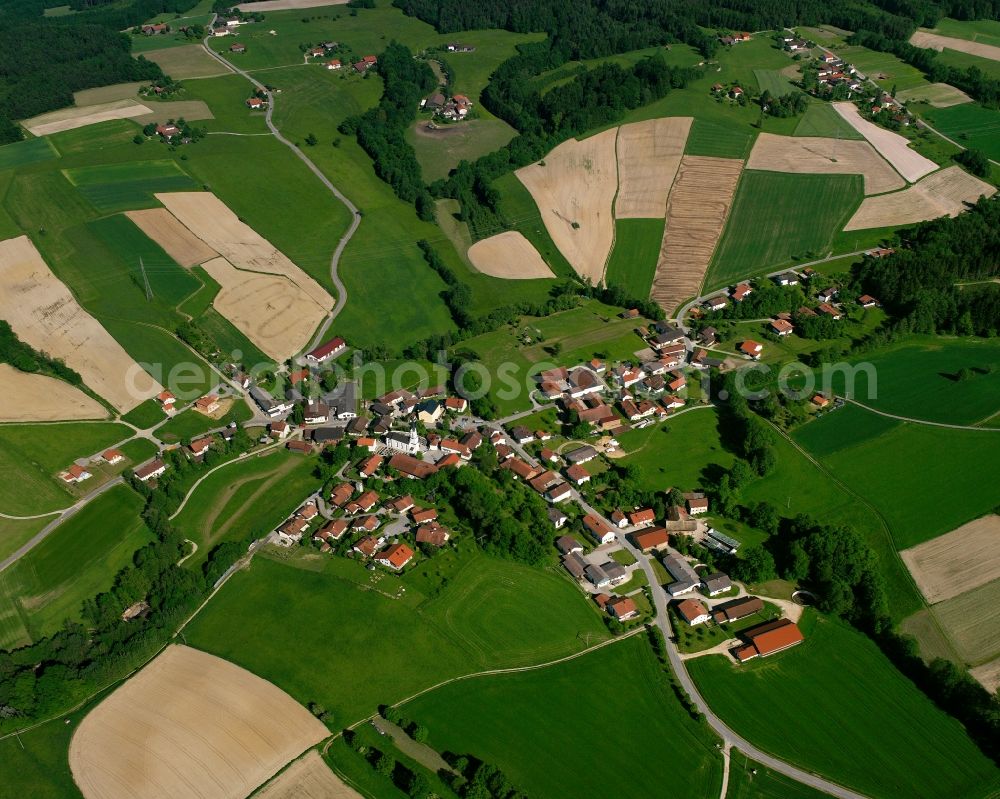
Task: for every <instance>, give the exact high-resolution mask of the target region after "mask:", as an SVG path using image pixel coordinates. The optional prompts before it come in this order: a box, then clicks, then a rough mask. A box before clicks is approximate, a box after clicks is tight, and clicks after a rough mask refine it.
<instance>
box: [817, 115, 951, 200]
mask: <svg viewBox="0 0 1000 799" xmlns="http://www.w3.org/2000/svg"><path fill="white" fill-rule="evenodd" d="M833 107H834V108H835V109H836V110H837V113H838V114H840V115H841V116H842V117H843V118H844V119H845V120H846V121H847V122H848V123H850V125H851V127H853V128H854V129H855V130H856V131H857V132H858V133H860V134H861V135H862V136H864V137H865V138H866V139H867V140H868V141H869V142H871V144H872V146H873V147H874V148H875V149H876V150H878V152H879V153H880V154H881V155H882V157H883V158H885V160H886V161H888V162H889V163H890V164H892V166H893V168H895V170H896V171H897V172H899V174H900V175H902V176H903V177H904V178H906V180H907V181H908V182H910V183H914V182H916V181H918V180H920V178H922V177H923V176H924V175H929V174H930V173H931V172H933V171H934V170H935V169H937V168H938V165H937V164H935V163H934V162H933V161H931V160H930V159H929V158H924V156H922V155H921V154H920V153H918V152H916V151H915V150H911V149H910V148H909V146H908V142H907V140H906V139H905V138H903V137H902V136H900V135H899V134H898V133H893V132H892V131H891V130H886V129H885V128H880V127H879V126H878V125H876V124H875V123H874V122H869V121H868V120H867V119H864V118H863V117H862V116H861V114H860V113H858V107H857V106H856V105H854V103H850V102H840V103H834V104H833Z"/></svg>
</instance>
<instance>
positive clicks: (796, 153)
mask: <svg viewBox="0 0 1000 799" xmlns="http://www.w3.org/2000/svg"><path fill="white" fill-rule="evenodd" d="M747 169H763V170H768V171H772V172H796V173H818V174H824V175H833V174H858V175H863V176H864V179H865V194H881V193H882V192H886V191H895V190H896V189H901V188H903V187H904V186H906V182H905V181H904V180H903V179H902V178H901V177H900V176H899V175H898V174H897V173H896V171H895V170H894V169H893V168H892V167H891V166H889V164H888V163H887V162H886V160H885V159H884V158H882V156H880V155H879V154H878V153H877V152H876V151H875V148H874V147H872V146H871V145H870V144H869V143H868V142H866V141H850V140H847V139H831V138H822V137H819V136H810V137H801V136H778V135H776V134H774V133H761V134H760V135H759V136H758V137H757V141H756V142H755V143H754V146H753V150H751V151H750V158H749V159H748V160H747Z"/></svg>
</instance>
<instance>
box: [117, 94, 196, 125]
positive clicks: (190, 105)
mask: <svg viewBox="0 0 1000 799" xmlns="http://www.w3.org/2000/svg"><path fill="white" fill-rule="evenodd" d="M150 107H151V108H152V109H153V110H152V111H150V112H149V113H148V114H143V115H142V116H137V117H135V121H136V122H138V123H139V124H140V125H145V124H147V123H149V122H166V121H167V120H168V119H186V120H187V121H188V122H194V121H196V120H199V119H215V114H213V113H212V109H211V108H209V107H208V104H207V103H206V102H205V101H204V100H174V101H172V102H167V103H152V104H151V105H150Z"/></svg>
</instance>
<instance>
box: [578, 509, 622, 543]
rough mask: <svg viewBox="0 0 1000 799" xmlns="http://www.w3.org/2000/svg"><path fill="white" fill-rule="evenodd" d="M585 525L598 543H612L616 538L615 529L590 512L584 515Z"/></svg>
mask: <svg viewBox="0 0 1000 799" xmlns="http://www.w3.org/2000/svg"><path fill="white" fill-rule="evenodd" d="M583 526H584V527H586V528H587V532H589V533H590V535H591V537H593V539H594V540H595V541H596V542H597V543H598V544H610V543H611V542H612V541H614V540H615V533H614V531H613V530H612V529H611V528H610V527H609V526H608V525H607V524H606V523H605V522H603V521H601V520H600V519H598V518H597V517H596V516H594V515H592V514H590V513H588V514H587V515H586V516H584V517H583Z"/></svg>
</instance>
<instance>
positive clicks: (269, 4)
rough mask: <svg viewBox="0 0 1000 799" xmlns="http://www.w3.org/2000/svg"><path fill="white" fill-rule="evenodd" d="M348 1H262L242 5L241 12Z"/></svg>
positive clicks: (325, 4) (317, 5) (315, 5)
mask: <svg viewBox="0 0 1000 799" xmlns="http://www.w3.org/2000/svg"><path fill="white" fill-rule="evenodd" d="M346 3H347V0H260V2H258V3H240V4H239V5H238V6H236V7H237V8H238V9H239V10H240V11H288V10H293V11H294V10H296V9H299V8H318V7H319V6H342V5H345V4H346Z"/></svg>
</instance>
